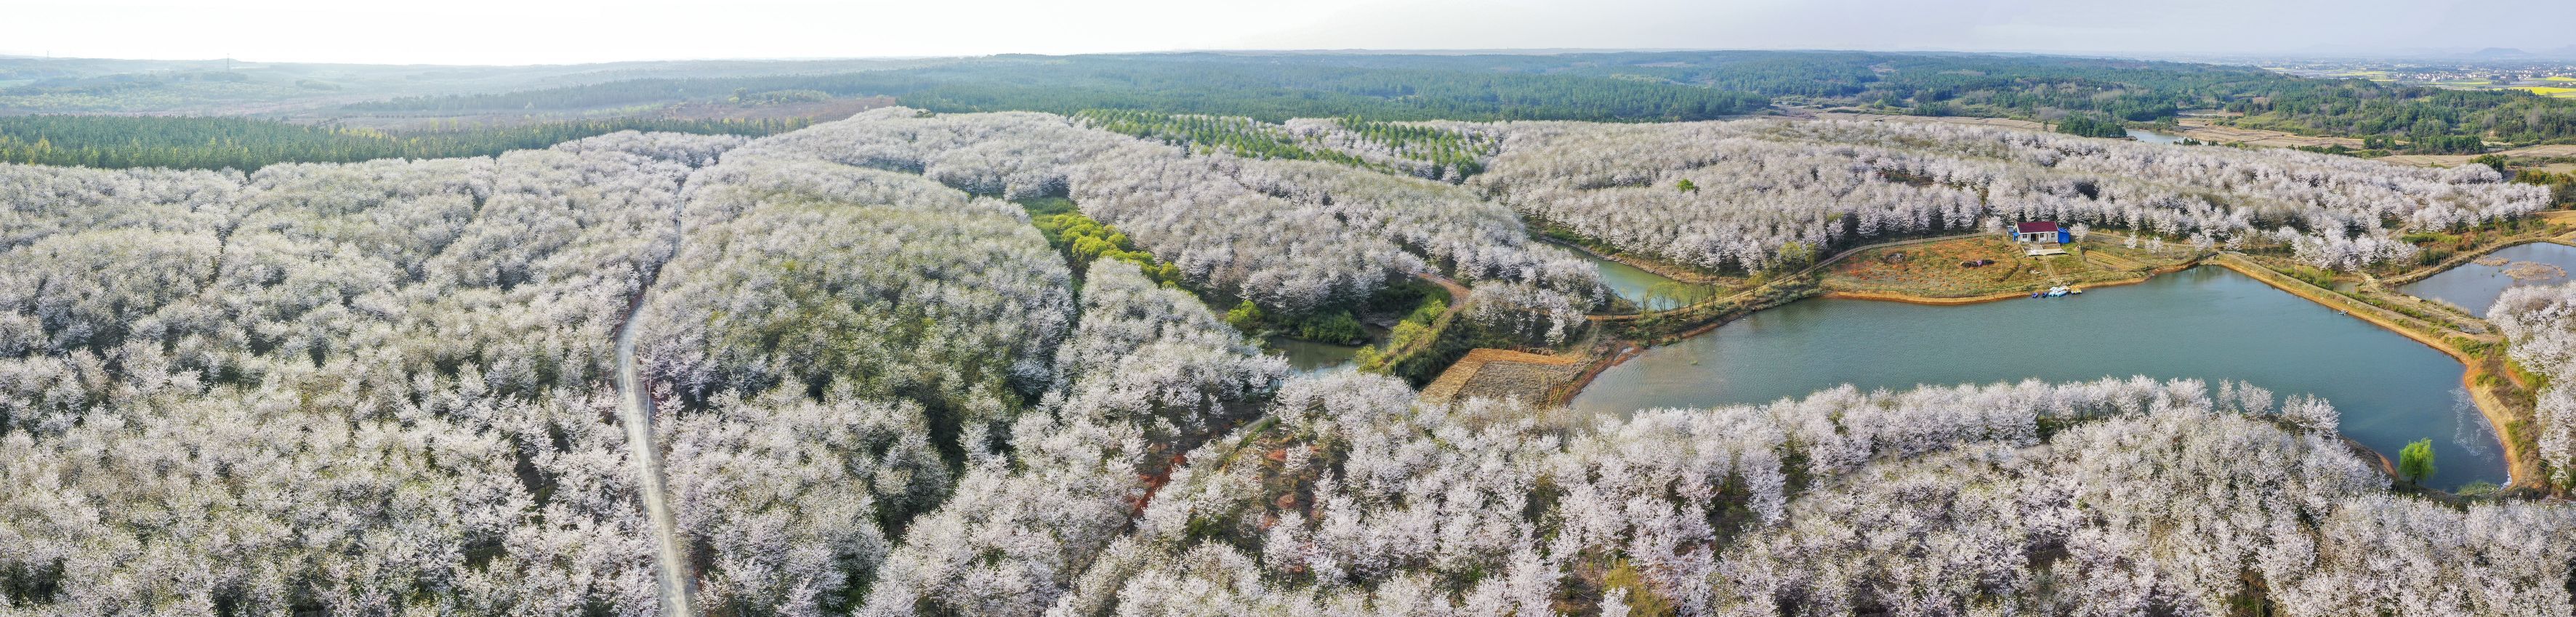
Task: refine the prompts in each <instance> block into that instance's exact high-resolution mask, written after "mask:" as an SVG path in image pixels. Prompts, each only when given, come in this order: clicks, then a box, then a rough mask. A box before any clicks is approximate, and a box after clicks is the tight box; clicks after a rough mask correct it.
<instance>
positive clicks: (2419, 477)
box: [2397, 438, 2434, 484]
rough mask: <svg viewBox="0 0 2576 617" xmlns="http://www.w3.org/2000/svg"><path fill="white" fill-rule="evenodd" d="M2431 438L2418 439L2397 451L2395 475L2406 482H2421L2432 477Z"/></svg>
mask: <svg viewBox="0 0 2576 617" xmlns="http://www.w3.org/2000/svg"><path fill="white" fill-rule="evenodd" d="M2433 469H2434V468H2433V440H2432V439H2429V438H2428V439H2419V440H2416V441H2415V443H2410V444H2406V449H2403V450H2398V451H2397V475H2398V476H2399V477H2402V478H2405V479H2406V481H2408V482H2413V483H2416V484H2423V483H2424V479H2425V478H2430V477H2433Z"/></svg>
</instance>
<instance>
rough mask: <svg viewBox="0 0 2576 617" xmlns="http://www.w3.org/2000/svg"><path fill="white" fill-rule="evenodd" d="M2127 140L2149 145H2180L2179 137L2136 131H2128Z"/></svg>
mask: <svg viewBox="0 0 2576 617" xmlns="http://www.w3.org/2000/svg"><path fill="white" fill-rule="evenodd" d="M2129 138H2130V139H2135V140H2138V141H2141V142H2145V143H2151V144H2178V143H2182V136H2181V135H2166V134H2164V133H2158V132H2155V131H2141V130H2137V129H2129Z"/></svg>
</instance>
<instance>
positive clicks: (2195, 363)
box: [1572, 267, 2506, 488]
mask: <svg viewBox="0 0 2576 617" xmlns="http://www.w3.org/2000/svg"><path fill="white" fill-rule="evenodd" d="M2466 370H2467V369H2466V368H2465V367H2463V366H2461V365H2460V363H2459V362H2457V361H2454V360H2452V359H2451V357H2450V356H2447V355H2443V354H2442V353H2441V352H2439V351H2435V350H2433V349H2432V348H2429V347H2425V346H2424V345H2422V344H2420V343H2416V342H2415V341H2413V340H2411V339H2407V338H2406V337H2404V336H2400V335H2398V334H2397V333H2394V332H2389V331H2387V330H2383V329H2381V328H2379V327H2378V326H2375V325H2371V324H2370V323H2369V322H2365V321H2362V320H2361V319H2359V318H2355V317H2350V316H2343V315H2336V314H2335V312H2334V311H2333V310H2331V309H2327V308H2325V307H2322V306H2318V305H2317V304H2315V303H2312V302H2309V301H2307V300H2305V299H2302V298H2299V297H2297V296H2292V295H2290V294H2288V293H2284V292H2282V291H2279V290H2276V289H2272V288H2271V287H2268V286H2265V285H2264V284H2262V283H2261V282H2257V281H2255V280H2253V279H2251V278H2247V277H2245V276H2244V275H2241V274H2237V273H2235V272H2231V271H2228V270H2225V269H2222V268H2215V267H2202V268H2195V269H2192V270H2186V271H2183V272H2179V273H2175V274H2170V275H2165V276H2160V277H2156V278H2155V279H2152V280H2149V281H2147V282H2145V283H2140V284H2137V285H2126V286H2117V287H2104V288H2100V289H2095V290H2091V291H2089V292H2087V293H2085V294H2084V295H2082V296H2075V297H2069V298H2056V299H2042V300H2031V299H2016V300H2006V301H2002V302H1992V303H1986V304H1972V305H1965V306H1923V305H1914V304H1902V303H1895V302H1875V301H1868V300H1839V299H1810V300H1801V301H1798V302H1793V303H1790V304H1789V305H1787V306H1782V307H1779V308H1774V309H1770V310H1766V311H1762V312H1759V313H1755V314H1753V315H1751V316H1748V317H1746V318H1744V319H1741V320H1738V321H1736V322H1734V323H1730V324H1727V325H1725V326H1723V327H1720V328H1718V329H1716V330H1714V331H1711V332H1710V333H1709V334H1705V335H1701V336H1698V337H1694V338H1691V339H1688V340H1685V341H1682V342H1679V343H1676V344H1672V345H1667V346H1664V347H1657V348H1654V349H1650V350H1647V351H1646V352H1645V353H1643V354H1641V355H1639V356H1638V357H1635V358H1631V359H1629V360H1628V361H1627V362H1624V363H1621V364H1619V365H1618V366H1614V367H1611V368H1610V369H1609V370H1607V371H1604V372H1602V373H1601V375H1600V377H1599V378H1598V379H1596V380H1594V381H1593V382H1592V384H1591V385H1590V386H1588V387H1586V388H1584V390H1583V391H1582V392H1581V393H1579V394H1577V395H1576V396H1575V398H1574V400H1573V402H1572V404H1573V406H1574V407H1576V408H1579V409H1584V410H1587V411H1600V412H1608V413H1629V412H1633V411H1636V410H1639V409H1649V408H1658V407H1710V406H1717V405H1728V404H1752V403H1764V402H1769V401H1773V400H1778V399H1781V398H1785V397H1798V396H1805V395H1807V394H1808V393H1812V392H1815V391H1818V390H1824V389H1827V388H1832V387H1835V386H1837V385H1840V384H1844V383H1851V384H1854V385H1857V386H1859V387H1860V388H1861V389H1862V390H1870V389H1876V388H1888V389H1905V388H1910V387H1913V386H1915V385H1917V384H1939V385H1953V384H1961V383H1979V384H1983V383H1993V382H1998V381H2020V380H2022V379H2025V378H2038V379H2042V380H2047V381H2052V382H2067V381H2083V380H2092V379H2099V378H2102V377H2106V376H2108V377H2128V376H2131V375H2146V376H2148V377H2153V378H2157V379H2174V378H2198V379H2204V380H2208V381H2210V382H2211V384H2212V385H2213V386H2214V385H2215V384H2216V383H2217V381H2218V380H2220V379H2236V380H2241V381H2246V382H2249V383H2252V384H2254V385H2257V386H2261V387H2264V388H2268V389H2270V390H2272V391H2273V392H2274V393H2275V394H2277V395H2280V396H2284V397H2286V396H2289V395H2292V394H2314V395H2317V396H2322V397H2326V398H2327V399H2328V400H2330V401H2332V402H2333V403H2334V405H2335V409H2337V410H2339V411H2341V412H2342V416H2343V432H2344V434H2346V435H2348V436H2351V437H2352V438H2353V439H2354V440H2357V441H2360V442H2361V443H2362V444H2364V445H2367V446H2370V447H2371V448H2373V449H2376V450H2378V451H2379V452H2381V453H2383V454H2387V455H2389V456H2391V457H2392V458H2393V457H2394V456H2395V455H2396V452H2397V450H2398V449H2399V448H2402V447H2404V446H2405V444H2406V443H2407V442H2410V441H2414V440H2417V439H2423V438H2427V437H2429V438H2432V439H2433V443H2434V455H2435V456H2434V459H2435V463H2436V467H2438V470H2437V473H2436V475H2435V476H2434V477H2433V478H2432V479H2431V480H2430V481H2429V482H2428V484H2429V485H2431V486H2437V487H2442V488H2454V487H2458V486H2460V485H2463V484H2467V483H2469V482H2472V481H2478V480H2484V481H2489V482H2495V483H2498V484H2502V483H2504V481H2505V480H2506V474H2505V469H2504V462H2503V458H2502V453H2501V447H2500V446H2498V445H2497V444H2496V439H2495V436H2494V433H2493V432H2492V430H2491V429H2490V428H2489V427H2488V426H2487V424H2486V420H2485V418H2484V416H2481V415H2479V414H2478V411H2477V408H2476V407H2475V406H2474V405H2473V404H2471V403H2469V402H2468V398H2467V392H2466V391H2465V390H2463V389H2462V388H2461V386H2460V377H2461V375H2462V374H2463V373H2465V372H2466Z"/></svg>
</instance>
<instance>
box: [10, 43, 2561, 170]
mask: <svg viewBox="0 0 2576 617" xmlns="http://www.w3.org/2000/svg"><path fill="white" fill-rule="evenodd" d="M883 66H887V67H889V68H884V69H880V70H856V69H859V68H862V65H852V64H830V65H812V66H804V65H797V64H794V63H778V65H777V66H776V67H774V68H776V69H777V70H789V69H795V68H800V67H801V68H810V69H813V70H814V71H815V72H813V73H810V74H792V75H775V74H772V75H744V74H742V72H743V71H747V70H750V69H748V68H745V67H738V66H731V65H727V66H726V67H724V69H723V70H724V71H725V72H698V73H694V74H692V73H688V72H680V73H677V75H678V76H661V77H649V78H637V79H625V80H618V81H608V82H600V83H589V84H581V85H569V86H559V87H551V88H543V89H532V90H521V91H513V92H502V93H482V94H441V95H427V96H405V97H398V98H389V99H383V100H375V101H369V102H359V103H346V104H343V103H337V102H331V103H315V104H318V105H324V107H321V108H318V109H320V110H323V111H327V112H328V113H329V114H336V115H355V116H393V117H440V116H453V115H492V114H516V115H523V116H527V117H529V118H538V119H542V118H547V117H568V116H574V115H576V114H580V115H598V114H599V113H600V112H601V110H616V109H620V108H632V109H653V108H656V107H659V106H663V105H669V104H674V103H681V102H692V103H709V102H713V103H739V104H743V105H746V106H757V105H765V104H776V103H781V102H796V101H812V100H816V99H820V98H825V97H859V96H884V97H893V98H894V99H895V100H896V101H898V102H899V103H900V104H903V105H906V106H911V107H917V108H921V109H928V110H931V111H937V112H981V111H1003V110H1026V111H1042V112H1051V113H1057V114H1064V115H1069V116H1070V115H1078V114H1088V115H1087V116H1086V117H1089V118H1091V119H1092V120H1094V121H1108V120H1110V119H1112V118H1117V119H1118V120H1119V121H1117V122H1109V123H1108V125H1109V126H1111V127H1112V128H1115V129H1118V130H1122V131H1126V132H1131V133H1135V132H1140V131H1142V132H1156V131H1160V132H1170V131H1174V130H1196V131H1201V132H1204V131H1207V130H1214V129H1215V128H1218V127H1216V126H1215V125H1208V126H1200V127H1196V128H1192V127H1184V126H1179V125H1173V126H1165V127H1162V128H1159V129H1151V130H1149V129H1148V128H1147V127H1146V126H1145V125H1144V124H1137V123H1138V122H1143V121H1145V120H1147V119H1152V118H1165V117H1169V116H1173V115H1191V116H1216V117H1236V118H1248V119H1251V120H1255V121H1260V122H1264V123H1272V124H1276V123H1279V122H1282V121H1285V120H1288V119H1291V118H1335V119H1339V120H1340V121H1342V122H1344V123H1347V124H1349V125H1350V126H1364V124H1360V123H1383V122H1395V121H1415V120H1444V119H1445V120H1467V121H1490V120H1584V121H1604V122H1657V121H1687V120H1709V119H1716V118H1723V117H1730V116H1738V115H1744V114H1751V113H1760V112H1763V111H1764V110H1766V109H1769V108H1770V107H1771V105H1772V104H1773V103H1774V102H1775V101H1776V102H1781V103H1788V104H1798V105H1812V106H1820V107H1827V108H1836V107H1843V108H1856V109H1859V110H1863V111H1875V112H1879V113H1903V114H1916V115H1936V116H1949V115H1957V116H1990V117H2014V118H2026V119H2035V120H2042V121H2048V122H2054V123H2058V124H2060V126H2061V128H2062V129H2063V130H2065V131H2066V132H2071V133H2076V134H2083V135H2095V136H2118V135H2120V134H2122V129H2123V126H2124V123H2160V122H2170V121H2172V120H2174V119H2175V118H2177V116H2178V115H2179V114H2180V113H2181V112H2183V111H2185V110H2221V111H2227V112H2236V113H2241V114H2243V117H2240V118H2235V119H2232V120H2229V122H2232V123H2233V124H2234V125H2236V126H2241V127H2247V128H2261V129H2272V130H2280V131H2287V132H2292V133H2300V134H2308V135H2325V136H2343V137H2356V138H2365V139H2368V140H2370V142H2371V143H2373V144H2380V145H2374V146H2372V147H2373V148H2375V149H2383V150H2390V151H2408V152H2422V153H2476V152H2483V151H2485V150H2486V149H2488V147H2489V146H2490V145H2493V144H2530V143H2570V142H2576V99H2552V98H2547V97H2540V96H2533V95H2530V94H2528V93H2522V92H2515V91H2460V90H2443V89H2437V88H2422V87H2405V86H2395V85H2388V84H2380V83H2374V82H2370V81H2365V80H2350V79H2341V80H2339V79H2310V78H2301V77H2293V76H2288V75H2282V74H2278V73H2273V72H2270V71H2265V70H2262V69H2258V68H2252V67H2240V66H2220V65H2209V64H2191V63H2180V62H2153V61H2138V60H2116V59H2098V58H2070V57H2054V56H2012V55H1974V54H1886V53H1866V52H1772V51H1722V52H1654V53H1643V52H1640V53H1591V54H1553V55H1538V54H1472V55H1421V54H1269V55H1249V54H1214V53H1196V54H1136V55H1104V56H1070V57H1046V56H996V57H990V58H974V59H962V60H948V61H923V62H922V63H912V64H886V65H883ZM674 70H677V69H674ZM170 75H174V76H177V77H169V78H168V79H179V78H180V77H184V78H185V79H184V80H182V81H184V82H186V83H198V82H205V83H218V82H222V81H223V79H222V78H224V77H226V76H227V75H229V74H228V73H219V72H211V71H195V72H181V73H171V74H170ZM168 79H164V80H162V81H168ZM100 80H105V81H109V82H112V81H115V80H113V79H109V78H105V77H101V78H93V79H91V81H100ZM144 81H150V80H142V81H136V82H135V83H136V84H143V82H144ZM236 81H238V80H236ZM118 83H122V82H118ZM110 85H114V84H110ZM135 87H137V88H142V86H141V85H136V86H135ZM38 89H42V88H39V87H37V86H22V87H17V88H7V89H0V91H5V92H16V91H20V90H29V91H32V90H38ZM47 92H51V91H50V90H48V91H47ZM154 92H158V91H156V90H152V89H150V88H143V89H140V90H135V91H134V92H133V96H136V97H148V96H164V95H166V94H167V93H162V94H153V93H154ZM341 94H349V95H356V94H360V93H356V92H351V93H335V94H334V96H339V95H341ZM84 96H90V97H98V96H111V97H112V96H123V95H122V94H118V93H116V92H90V93H89V94H86V95H84ZM83 100H84V101H87V99H83ZM84 104H89V105H97V104H104V103H100V102H97V101H88V102H85V103H84ZM38 109H41V108H38ZM17 111H19V112H21V113H24V112H26V111H28V108H23V107H22V108H20V109H18V110H17ZM1121 114H1126V115H1121ZM1133 114H1143V115H1133ZM804 122H805V120H764V121H739V120H643V119H614V120H584V121H553V122H539V123H536V124H523V125H519V126H511V127H504V128H461V129H456V130H445V131H430V132H418V133H400V134H389V133H378V132H372V131H357V130H344V129H334V128H321V127H313V126H303V125H298V124H290V123H281V122H267V121H259V120H242V119H213V118H145V117H129V118H105V117H64V116H22V117H15V118H0V161H6V162H13V163H49V164H61V165H88V166H98V167H138V166H158V167H177V168H222V167H233V168H239V169H252V168H257V167H259V166H262V165H267V164H271V163H276V162H281V161H354V160H364V159H370V158H385V157H411V158H422V157H450V156H471V155H483V154H496V153H499V152H502V151H506V150H509V149H514V148H534V147H544V146H547V145H550V144H553V143H558V142H562V141H566V140H570V139H578V138H582V137H589V136H592V135H598V134H602V133H607V132H613V131H617V130H625V129H638V130H662V131H680V132H692V133H727V134H741V135H762V134H768V133H774V132H778V131H783V130H792V129H794V128H797V127H799V126H802V125H803V123H804ZM1155 122H1161V121H1160V120H1157V121H1155ZM1192 122H1202V123H1203V122H1205V121H1204V120H1193V121H1192ZM1149 124H1150V123H1149ZM1131 125H1133V126H1131ZM1381 132H1383V131H1381ZM1236 137H1243V136H1240V135H1238V136H1236ZM1229 143H1231V144H1232V147H1234V148H1235V149H1238V150H1240V149H1243V148H1248V147H1253V146H1254V145H1255V144H1252V143H1251V142H1248V141H1244V140H1243V139H1234V140H1233V141H1231V142H1229ZM1284 143H1286V142H1282V144H1284ZM1426 146H1427V147H1429V148H1432V149H1429V150H1422V151H1419V152H1414V153H1412V154H1408V155H1406V156H1408V157H1414V158H1423V160H1430V159H1431V158H1437V159H1439V160H1437V161H1432V162H1433V163H1437V164H1438V166H1440V167H1444V168H1447V169H1450V170H1452V172H1456V173H1473V171H1474V169H1475V167H1476V163H1475V161H1474V160H1473V158H1474V157H1472V156H1466V155H1465V154H1464V153H1463V152H1444V151H1439V150H1438V148H1440V147H1443V146H1439V145H1436V144H1426ZM1260 147H1261V148H1269V149H1278V148H1282V147H1286V146H1284V145H1281V144H1268V145H1261V146H1260ZM1425 157H1428V158H1425ZM1292 158H1303V157H1292ZM1426 169H1427V168H1426Z"/></svg>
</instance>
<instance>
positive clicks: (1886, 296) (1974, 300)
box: [1824, 257, 2207, 306]
mask: <svg viewBox="0 0 2576 617" xmlns="http://www.w3.org/2000/svg"><path fill="white" fill-rule="evenodd" d="M2206 259H2207V258H2206V257H2193V258H2191V259H2188V260H2184V261H2183V262H2181V263H2177V264H2172V265H2165V266H2156V267H2154V268H2149V269H2147V270H2146V271H2144V272H2141V273H2139V274H2138V276H2134V277H2128V278H2120V279H2112V280H2108V281H2102V282H2098V283H2079V284H2075V285H2070V287H2078V288H2085V289H2092V288H2100V287H2119V286H2122V285H2136V284H2139V283H2145V282H2147V281H2149V280H2153V279H2155V278H2156V277H2159V276H2164V275H2167V274H2173V273H2175V272H2181V271H2184V270H2189V269H2191V268H2192V267H2193V266H2198V265H2200V263H2201V262H2202V261H2205V260H2206ZM1824 297H1827V298H1841V299H1846V300H1871V301H1877V302H1901V303H1905V304H1920V305H1925V306H1964V305H1969V304H1984V303H1987V302H2002V301H2005V300H2011V299H2015V298H2024V299H2027V298H2030V292H2027V291H1999V292H1995V293H1991V294H1985V295H1978V296H1957V297H1943V296H1918V295H1914V294H1909V293H1905V292H1901V291H1870V290H1852V291H1845V290H1834V291H1827V292H1825V294H1824Z"/></svg>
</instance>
